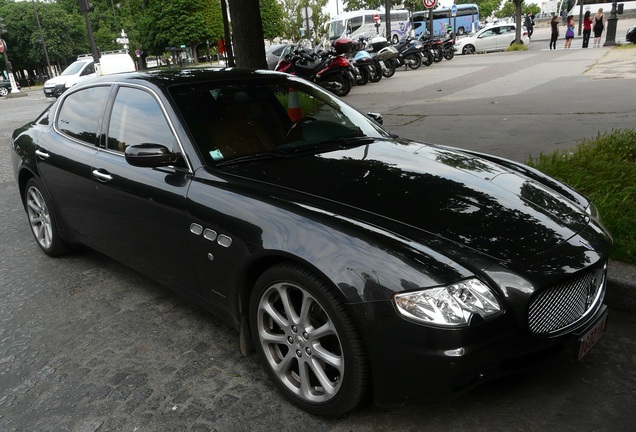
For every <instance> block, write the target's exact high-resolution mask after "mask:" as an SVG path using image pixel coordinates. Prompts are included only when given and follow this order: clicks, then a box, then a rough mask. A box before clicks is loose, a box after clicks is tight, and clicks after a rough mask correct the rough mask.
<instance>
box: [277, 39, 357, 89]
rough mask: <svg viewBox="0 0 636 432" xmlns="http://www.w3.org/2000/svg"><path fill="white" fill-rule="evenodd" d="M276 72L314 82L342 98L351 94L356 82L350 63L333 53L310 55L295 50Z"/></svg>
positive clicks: (279, 65)
mask: <svg viewBox="0 0 636 432" xmlns="http://www.w3.org/2000/svg"><path fill="white" fill-rule="evenodd" d="M276 70H277V71H279V72H285V73H288V74H292V75H296V76H299V77H301V78H304V79H306V80H308V81H312V82H314V83H316V84H318V85H319V86H321V87H323V88H325V89H327V90H329V91H331V92H332V93H334V94H335V95H336V96H341V97H343V96H346V95H348V94H349V92H350V91H351V87H352V86H353V82H354V77H353V74H352V73H351V65H350V63H349V61H347V59H345V58H344V57H343V56H341V55H337V54H336V53H333V52H324V53H321V54H318V53H311V54H309V53H307V52H306V51H305V50H304V49H295V50H293V51H292V52H290V53H289V54H287V55H286V56H285V57H284V58H282V59H281V60H280V61H279V62H278V65H276Z"/></svg>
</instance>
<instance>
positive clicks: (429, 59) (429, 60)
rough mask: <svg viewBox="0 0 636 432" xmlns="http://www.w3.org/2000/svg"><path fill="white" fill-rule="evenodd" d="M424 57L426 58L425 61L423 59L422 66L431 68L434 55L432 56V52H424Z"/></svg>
mask: <svg viewBox="0 0 636 432" xmlns="http://www.w3.org/2000/svg"><path fill="white" fill-rule="evenodd" d="M422 56H424V59H422V64H423V65H424V66H430V65H432V64H433V54H431V53H430V51H424V52H423V53H422Z"/></svg>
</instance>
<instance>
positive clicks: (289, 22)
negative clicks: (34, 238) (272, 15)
mask: <svg viewBox="0 0 636 432" xmlns="http://www.w3.org/2000/svg"><path fill="white" fill-rule="evenodd" d="M280 1H281V6H282V9H283V16H284V20H283V26H282V27H283V32H282V35H281V36H282V37H283V38H284V39H287V40H292V41H297V40H300V39H301V37H302V36H301V31H300V29H301V28H305V26H304V24H303V17H302V10H303V9H304V7H305V6H309V7H310V8H311V10H312V16H311V21H312V22H313V24H314V26H313V34H312V37H313V39H314V40H317V39H319V38H320V37H321V36H322V35H323V33H324V30H323V29H324V25H325V24H326V23H327V21H328V20H329V15H328V14H325V13H324V12H323V8H324V7H325V6H326V5H327V2H328V0H312V1H308V0H280Z"/></svg>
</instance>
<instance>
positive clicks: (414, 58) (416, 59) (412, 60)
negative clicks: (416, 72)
mask: <svg viewBox="0 0 636 432" xmlns="http://www.w3.org/2000/svg"><path fill="white" fill-rule="evenodd" d="M404 62H405V63H406V65H407V66H408V67H410V68H411V69H417V68H419V67H420V66H422V58H421V57H420V55H419V54H415V53H412V54H407V55H405V56H404Z"/></svg>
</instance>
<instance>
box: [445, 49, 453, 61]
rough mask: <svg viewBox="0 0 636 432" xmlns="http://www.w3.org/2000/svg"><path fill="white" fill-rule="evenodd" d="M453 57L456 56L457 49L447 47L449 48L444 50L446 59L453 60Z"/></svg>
mask: <svg viewBox="0 0 636 432" xmlns="http://www.w3.org/2000/svg"><path fill="white" fill-rule="evenodd" d="M453 57H455V50H454V49H452V48H451V49H447V50H446V51H445V52H444V58H445V59H446V60H452V59H453Z"/></svg>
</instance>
